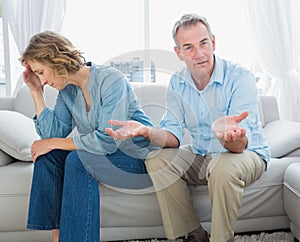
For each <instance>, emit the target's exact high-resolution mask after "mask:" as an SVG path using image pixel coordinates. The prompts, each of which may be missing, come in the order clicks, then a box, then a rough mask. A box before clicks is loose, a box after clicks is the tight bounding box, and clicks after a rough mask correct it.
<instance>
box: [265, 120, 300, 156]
mask: <svg viewBox="0 0 300 242" xmlns="http://www.w3.org/2000/svg"><path fill="white" fill-rule="evenodd" d="M264 134H265V136H266V139H267V141H268V144H269V146H270V147H271V156H272V157H276V158H278V157H283V156H285V155H287V154H289V153H290V152H292V151H294V150H296V149H298V148H299V146H300V123H296V122H291V121H287V120H275V121H272V122H270V123H268V124H266V126H265V127H264Z"/></svg>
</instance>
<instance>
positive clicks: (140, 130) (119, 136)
mask: <svg viewBox="0 0 300 242" xmlns="http://www.w3.org/2000/svg"><path fill="white" fill-rule="evenodd" d="M108 123H109V124H111V125H113V126H120V128H119V129H116V130H113V129H112V128H106V129H105V131H106V133H107V134H108V135H109V136H111V137H112V138H113V139H115V140H126V139H129V138H133V137H136V136H143V137H145V138H149V134H150V127H147V126H145V125H143V124H141V123H139V122H137V121H133V120H129V121H118V120H114V119H111V120H109V121H108Z"/></svg>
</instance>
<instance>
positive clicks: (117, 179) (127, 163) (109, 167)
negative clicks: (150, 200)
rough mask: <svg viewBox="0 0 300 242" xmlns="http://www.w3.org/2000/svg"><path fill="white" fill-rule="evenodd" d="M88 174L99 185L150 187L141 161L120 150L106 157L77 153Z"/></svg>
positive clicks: (127, 187)
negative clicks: (98, 182) (99, 183)
mask: <svg viewBox="0 0 300 242" xmlns="http://www.w3.org/2000/svg"><path fill="white" fill-rule="evenodd" d="M79 156H80V159H81V161H82V163H83V164H84V166H85V167H86V169H87V170H88V172H89V173H90V174H91V175H92V176H93V177H94V178H95V179H96V180H98V181H100V182H101V183H104V184H107V185H111V186H115V187H119V188H126V189H142V188H146V187H149V186H152V182H151V179H150V177H149V175H148V174H147V171H146V167H145V163H144V160H143V159H139V158H134V157H131V156H129V155H128V154H125V153H124V152H122V151H121V150H117V151H116V152H115V153H113V154H111V155H107V156H99V155H94V154H90V153H87V152H80V153H79Z"/></svg>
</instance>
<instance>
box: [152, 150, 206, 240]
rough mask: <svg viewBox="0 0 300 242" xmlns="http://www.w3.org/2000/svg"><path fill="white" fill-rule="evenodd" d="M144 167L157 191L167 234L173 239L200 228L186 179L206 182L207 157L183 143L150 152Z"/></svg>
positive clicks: (191, 181)
mask: <svg viewBox="0 0 300 242" xmlns="http://www.w3.org/2000/svg"><path fill="white" fill-rule="evenodd" d="M146 167H147V170H148V172H149V175H150V177H151V179H152V182H153V185H154V188H155V191H156V195H157V199H158V203H159V206H160V211H161V215H162V220H163V224H164V229H165V234H166V237H167V238H168V239H176V238H177V237H179V236H183V235H185V234H187V233H189V232H191V231H193V230H195V229H197V228H199V227H200V222H199V218H198V216H197V214H196V212H195V209H194V207H193V202H192V199H191V197H190V192H189V189H188V186H187V182H189V183H192V184H201V183H203V184H206V179H205V172H206V167H207V161H206V160H205V159H204V158H203V157H201V156H199V155H197V156H196V155H195V154H193V153H192V151H191V149H190V147H189V146H186V147H184V148H183V149H163V150H158V151H155V152H152V153H151V154H150V155H149V156H148V159H147V160H146ZM199 177H200V178H203V179H199Z"/></svg>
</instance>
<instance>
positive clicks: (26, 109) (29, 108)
mask: <svg viewBox="0 0 300 242" xmlns="http://www.w3.org/2000/svg"><path fill="white" fill-rule="evenodd" d="M44 88H45V99H46V104H47V106H49V107H50V108H53V107H54V105H55V101H56V96H57V93H58V91H57V90H56V89H54V88H52V87H49V86H45V87H44ZM13 110H14V111H16V112H20V113H22V114H24V115H26V116H27V117H30V118H32V117H33V116H34V115H35V108H34V103H33V101H32V98H31V94H30V91H29V89H28V87H27V86H23V87H22V88H21V90H20V91H19V92H18V94H17V96H16V99H15V102H14V107H13Z"/></svg>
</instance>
